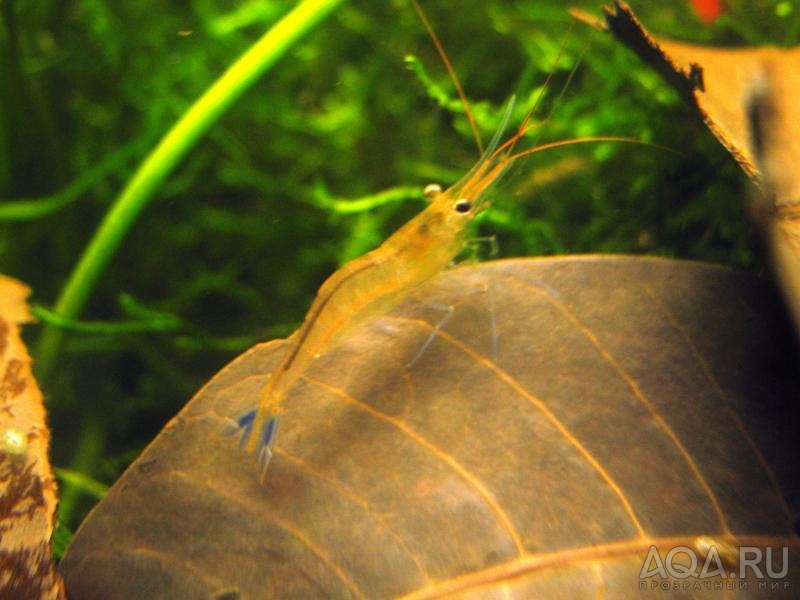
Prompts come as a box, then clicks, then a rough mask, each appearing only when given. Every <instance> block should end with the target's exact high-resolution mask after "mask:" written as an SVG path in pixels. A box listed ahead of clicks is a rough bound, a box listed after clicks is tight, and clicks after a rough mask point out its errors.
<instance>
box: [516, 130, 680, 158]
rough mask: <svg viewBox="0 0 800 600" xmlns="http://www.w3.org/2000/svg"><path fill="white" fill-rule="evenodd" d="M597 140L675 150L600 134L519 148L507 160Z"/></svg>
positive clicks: (596, 141) (641, 141) (628, 138)
mask: <svg viewBox="0 0 800 600" xmlns="http://www.w3.org/2000/svg"><path fill="white" fill-rule="evenodd" d="M598 142H623V143H626V144H640V145H642V146H650V147H651V148H658V149H659V150H666V151H667V152H675V150H673V149H672V148H669V147H668V146H662V145H661V144H654V143H653V142H645V141H644V140H637V139H636V138H631V137H619V136H612V135H601V136H595V137H585V138H575V139H570V140H559V141H557V142H549V143H547V144H542V145H541V146H536V147H534V148H528V149H527V150H520V151H519V152H517V153H516V154H512V155H511V156H509V157H508V158H507V160H508V161H509V162H511V161H515V160H517V159H518V158H522V157H523V156H528V155H529V154H536V153H537V152H541V151H542V150H550V149H551V148H560V147H561V146H573V145H575V144H596V143H598Z"/></svg>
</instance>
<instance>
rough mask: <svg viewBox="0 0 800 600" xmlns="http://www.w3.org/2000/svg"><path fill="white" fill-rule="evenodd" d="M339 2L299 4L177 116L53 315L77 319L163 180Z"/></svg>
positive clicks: (44, 364)
mask: <svg viewBox="0 0 800 600" xmlns="http://www.w3.org/2000/svg"><path fill="white" fill-rule="evenodd" d="M342 2H344V0H303V1H302V2H300V3H299V4H298V5H297V6H296V7H295V8H294V9H293V10H292V11H291V12H290V13H288V14H287V15H286V16H285V17H283V19H281V20H280V21H278V22H277V23H276V24H275V25H274V26H273V27H272V28H271V29H270V30H269V31H268V32H267V33H266V34H264V36H262V37H261V39H259V40H258V41H257V42H256V43H255V44H254V45H253V46H251V47H250V49H248V50H247V52H245V53H244V54H243V55H242V56H241V57H239V59H238V60H237V61H236V62H235V63H233V64H232V65H231V66H230V67H229V68H228V70H227V71H225V73H223V75H222V76H221V77H220V78H219V79H217V81H215V82H214V83H213V84H212V85H211V87H210V88H208V89H207V90H206V92H205V93H204V94H203V95H202V96H201V97H200V98H198V99H197V101H196V102H195V103H194V104H193V105H192V106H191V107H190V108H189V109H188V110H187V111H186V112H185V113H184V114H183V115H182V116H181V118H180V119H179V120H178V122H177V123H175V125H173V127H172V128H171V129H170V130H169V131H168V132H167V134H166V135H165V136H164V137H163V138H162V139H161V141H160V142H159V144H158V145H157V146H156V147H155V149H154V150H153V151H152V152H151V153H150V154H149V155H148V156H147V158H145V160H144V162H143V163H142V164H141V165H140V167H139V169H138V170H137V171H136V173H135V174H134V175H133V177H132V178H131V180H130V181H129V182H128V184H127V186H126V187H125V189H124V190H123V191H122V193H121V194H120V195H119V196H118V197H117V199H116V201H115V202H114V205H113V206H112V208H111V209H110V211H109V212H108V213H107V214H106V216H105V218H104V219H103V221H102V223H101V224H100V226H99V227H98V229H97V231H96V232H95V234H94V237H93V238H92V240H91V242H90V243H89V245H88V246H87V248H86V250H85V251H84V253H83V255H82V256H81V258H80V260H79V261H78V264H77V266H76V267H75V269H74V270H73V272H72V274H71V275H70V277H69V280H68V281H67V283H66V285H65V286H64V288H63V290H62V292H61V295H60V297H59V298H58V301H57V302H56V305H55V308H54V312H56V313H57V314H59V315H60V316H62V317H64V318H67V319H75V318H77V317H78V316H80V312H81V311H82V310H83V307H84V306H85V304H86V302H87V300H88V298H89V296H90V294H91V292H92V290H93V289H94V287H95V285H96V283H97V280H98V279H99V278H100V275H101V274H102V272H103V270H104V269H105V268H106V266H107V265H108V263H109V261H110V260H111V258H112V257H113V256H114V253H115V252H116V251H117V250H118V249H119V246H120V245H121V244H122V241H123V239H124V238H125V236H126V235H127V233H128V231H129V230H130V228H131V226H132V225H133V223H134V222H135V221H136V218H137V217H138V216H139V213H141V212H142V210H143V209H144V208H145V207H146V206H147V204H148V202H149V201H150V200H151V199H152V197H153V195H154V193H155V191H156V190H157V189H158V187H159V185H161V183H162V182H163V181H164V179H166V177H167V176H168V175H169V174H170V173H171V172H172V170H173V169H174V168H175V166H176V165H177V164H178V163H179V162H180V161H181V159H182V158H183V157H184V156H185V155H186V154H187V153H188V152H189V150H190V149H191V148H193V147H194V145H195V144H196V143H197V141H198V140H199V139H200V137H202V136H203V134H205V133H206V132H207V131H208V130H209V129H210V127H211V126H212V125H213V124H214V123H215V122H216V121H217V120H218V119H219V118H220V116H221V115H222V114H223V113H224V112H225V111H226V110H227V109H228V108H229V107H230V106H231V105H232V104H233V103H234V102H235V101H236V100H238V99H239V97H240V96H241V95H242V94H243V93H244V92H246V91H247V90H248V89H249V88H250V87H251V86H252V85H253V84H254V83H255V82H256V81H257V80H258V78H259V77H261V76H262V75H263V74H264V73H265V72H266V71H267V70H268V69H269V68H271V67H272V66H273V65H274V64H275V63H276V62H277V61H278V60H279V59H280V58H281V57H282V56H283V55H284V54H285V53H286V52H287V50H288V49H289V48H290V47H291V46H292V45H293V44H294V43H295V42H297V41H298V40H299V39H300V38H301V37H302V36H303V35H305V34H306V33H308V32H309V31H310V30H311V29H312V28H313V27H314V26H315V25H317V24H318V23H319V22H321V21H322V20H323V19H325V17H327V15H328V14H329V13H330V12H331V11H333V10H334V9H335V8H336V7H337V6H338V5H339V4H341V3H342ZM62 336H63V332H62V331H61V330H60V329H58V328H56V327H52V326H49V325H48V326H45V328H44V330H43V332H42V337H41V339H40V341H39V345H38V348H37V349H38V352H37V367H38V368H37V370H38V374H39V376H40V377H42V378H45V377H46V376H47V374H48V372H49V371H50V368H51V367H52V364H53V360H54V359H55V357H56V355H57V354H58V349H59V346H60V345H61V340H62Z"/></svg>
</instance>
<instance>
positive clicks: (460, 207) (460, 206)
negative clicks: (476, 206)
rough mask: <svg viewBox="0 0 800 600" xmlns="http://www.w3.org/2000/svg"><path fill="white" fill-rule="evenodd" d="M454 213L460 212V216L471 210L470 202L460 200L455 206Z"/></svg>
mask: <svg viewBox="0 0 800 600" xmlns="http://www.w3.org/2000/svg"><path fill="white" fill-rule="evenodd" d="M455 209H456V212H460V213H461V214H464V213H468V212H469V211H470V210H472V202H470V201H469V200H467V199H466V198H461V199H460V200H458V201H457V202H456V204H455Z"/></svg>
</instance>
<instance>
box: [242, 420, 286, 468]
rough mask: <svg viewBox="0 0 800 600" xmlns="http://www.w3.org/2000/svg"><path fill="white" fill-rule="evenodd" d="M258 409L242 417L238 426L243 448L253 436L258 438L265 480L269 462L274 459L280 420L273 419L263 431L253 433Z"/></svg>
mask: <svg viewBox="0 0 800 600" xmlns="http://www.w3.org/2000/svg"><path fill="white" fill-rule="evenodd" d="M256 412H257V409H255V408H254V409H253V410H249V411H247V412H246V413H244V414H243V415H242V416H240V417H239V418H238V419H237V421H236V424H237V425H238V428H237V430H238V431H241V432H242V440H241V446H242V447H244V446H245V445H247V442H248V441H249V440H250V437H251V436H253V435H257V436H258V463H259V466H260V467H261V478H262V480H263V478H264V474H265V473H266V471H267V467H268V466H269V461H270V459H271V458H272V454H273V446H274V445H275V437H276V435H275V434H276V433H277V432H278V418H277V417H272V418H271V419H269V420H267V422H266V423H264V427H263V428H262V429H261V431H260V432H259V431H253V424H254V423H255V420H256Z"/></svg>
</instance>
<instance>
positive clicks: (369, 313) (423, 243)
mask: <svg viewBox="0 0 800 600" xmlns="http://www.w3.org/2000/svg"><path fill="white" fill-rule="evenodd" d="M414 4H415V5H416V2H414ZM421 16H422V18H423V22H424V23H425V25H426V28H428V32H429V34H430V35H431V36H432V38H433V40H434V42H435V43H436V46H437V49H440V48H441V46H440V44H439V41H438V39H437V38H436V36H435V33H433V31H432V29H430V26H429V25H428V23H427V20H425V18H424V15H421ZM440 54H443V50H440ZM446 64H447V65H448V70H450V69H451V68H450V67H449V62H446ZM451 73H452V71H451ZM546 85H547V83H545V86H544V87H546ZM459 93H460V94H461V91H460V87H459ZM540 98H541V94H540V96H539V98H538V99H537V100H536V101H535V102H534V104H533V106H532V107H531V108H530V110H529V111H528V113H527V115H526V116H525V118H524V119H523V121H522V123H521V125H520V127H519V128H518V129H517V131H516V133H515V134H514V135H512V136H511V137H510V138H509V139H508V140H507V141H506V142H504V143H503V144H499V141H500V139H501V136H502V133H503V131H504V130H505V128H506V125H507V124H508V121H509V119H510V116H511V113H512V111H513V106H514V98H513V96H512V98H511V100H510V101H509V102H508V106H507V108H506V110H505V113H504V116H503V118H502V121H501V124H500V127H499V128H498V130H497V132H496V133H495V135H494V137H493V138H492V141H491V143H490V144H489V146H488V149H487V150H486V151H484V153H483V155H482V156H481V158H480V159H479V160H478V162H477V163H476V164H475V165H474V166H473V167H472V169H470V171H469V172H468V173H467V174H466V175H464V176H463V177H462V178H461V179H460V180H459V181H457V182H456V183H455V184H453V185H452V186H450V187H449V188H447V189H446V190H442V189H441V187H440V186H438V185H436V184H430V185H428V186H426V188H425V196H426V198H427V199H428V200H430V204H429V205H428V206H427V207H426V208H425V209H424V210H423V211H422V212H420V213H419V214H417V215H416V216H415V217H413V218H412V219H411V220H410V221H408V222H407V223H406V224H405V225H403V226H402V227H400V229H398V230H397V231H395V232H394V233H393V234H392V235H391V236H390V237H389V238H387V239H386V240H385V241H384V242H383V243H382V244H381V245H380V246H379V247H377V248H375V249H374V250H372V251H370V252H368V253H367V254H365V255H363V256H361V257H359V258H357V259H355V260H352V261H350V262H348V263H347V264H345V265H344V266H343V267H341V268H340V269H339V270H338V271H336V272H335V273H333V274H332V275H331V276H330V277H329V278H328V279H327V280H326V281H325V282H324V283H323V284H322V286H321V287H320V289H319V291H318V292H317V295H316V298H315V299H314V302H313V303H312V305H311V308H310V309H309V311H308V313H307V314H306V317H305V319H304V321H303V324H302V325H301V326H300V328H299V329H298V330H297V331H296V332H295V333H294V334H292V335H291V336H290V337H289V338H288V340H287V342H286V350H285V352H284V354H283V356H282V358H281V359H280V361H279V363H278V366H277V367H276V368H275V370H274V371H273V372H272V374H271V376H270V379H269V381H268V382H267V383H266V385H265V386H264V388H263V390H262V391H261V394H260V397H259V401H258V404H257V406H256V407H255V408H254V409H252V410H250V411H248V412H247V413H245V414H244V415H242V416H241V417H240V418H239V419H238V425H239V427H240V428H241V430H242V445H243V447H244V448H245V450H246V451H247V452H249V453H251V454H256V455H257V456H258V458H259V462H260V463H261V465H262V473H263V472H264V471H265V470H266V467H267V465H268V463H269V460H270V458H271V456H272V446H273V443H274V440H275V435H276V432H277V417H278V416H279V414H280V412H281V410H282V405H283V401H284V400H285V398H286V396H287V394H288V392H289V391H290V390H291V389H292V387H293V386H294V385H295V383H297V380H298V379H299V378H300V377H301V376H302V375H303V373H304V372H305V371H306V369H307V368H308V367H309V366H310V365H311V364H312V363H313V362H314V360H315V359H317V358H318V357H320V356H321V355H322V354H324V353H326V352H328V351H329V350H330V349H331V348H333V347H335V345H336V344H337V343H338V342H339V341H340V340H342V339H343V338H344V337H346V336H347V334H348V333H350V332H352V330H353V329H355V328H356V327H358V326H359V325H361V324H363V323H365V322H367V321H369V320H370V319H372V318H375V317H378V316H380V315H382V314H385V313H386V312H388V311H389V310H390V309H391V308H392V307H393V306H395V305H396V304H397V303H398V302H399V301H400V300H402V299H403V298H405V297H406V296H407V295H408V294H409V293H410V292H411V291H412V290H413V289H415V288H416V287H418V286H420V285H421V284H423V283H425V282H426V281H428V280H429V279H431V278H433V277H434V276H435V275H437V274H438V273H439V272H441V271H443V270H444V269H445V268H446V267H447V266H448V265H449V264H450V263H451V262H452V261H453V260H454V259H455V258H456V255H457V254H458V253H459V252H460V251H461V250H462V248H463V246H464V243H465V241H466V238H467V229H468V225H469V223H470V222H471V221H472V220H473V219H474V218H475V217H476V216H477V215H478V214H479V213H480V212H482V211H483V210H485V209H486V208H487V206H488V202H487V200H486V199H487V195H488V193H489V192H490V190H491V189H492V187H493V186H494V185H496V183H497V182H498V181H499V180H500V178H501V177H502V176H503V174H505V173H506V172H507V171H508V168H509V167H510V166H511V164H513V163H514V162H515V161H516V160H517V159H519V158H521V157H522V156H525V155H528V154H532V153H534V152H538V151H541V150H544V149H547V148H553V147H556V146H562V145H567V144H575V143H586V142H598V141H625V142H638V143H641V142H639V141H638V140H632V139H631V138H620V137H592V138H580V139H573V140H562V141H559V142H553V143H550V144H545V145H541V146H537V147H534V148H529V149H527V150H522V151H518V152H516V153H514V146H515V144H516V143H517V141H519V140H520V139H521V138H522V137H523V136H525V134H526V133H527V132H528V131H529V126H528V122H529V119H530V117H531V115H532V114H533V112H534V110H535V109H536V106H537V104H538V102H539V99H540ZM462 99H463V98H462Z"/></svg>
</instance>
